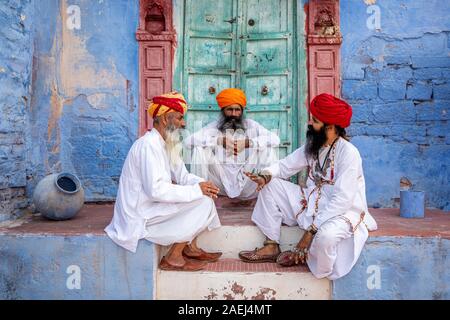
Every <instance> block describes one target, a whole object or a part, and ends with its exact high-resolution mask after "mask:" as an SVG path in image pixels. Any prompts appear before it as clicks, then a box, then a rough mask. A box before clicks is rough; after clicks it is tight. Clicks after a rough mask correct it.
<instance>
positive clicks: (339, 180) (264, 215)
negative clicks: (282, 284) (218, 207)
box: [239, 93, 377, 280]
mask: <svg viewBox="0 0 450 320" xmlns="http://www.w3.org/2000/svg"><path fill="white" fill-rule="evenodd" d="M310 113H311V116H310V118H311V120H310V121H309V126H308V132H307V135H306V144H305V145H304V146H302V147H300V148H299V149H297V150H295V151H294V152H293V153H292V154H290V155H288V156H287V157H286V158H284V159H282V160H280V161H278V162H276V163H274V164H273V165H271V166H269V167H268V168H265V169H263V171H262V174H260V175H253V174H249V173H248V176H249V177H250V178H251V179H253V180H254V181H255V182H256V183H258V189H259V190H261V192H260V193H259V195H258V200H257V202H256V205H255V209H254V210H253V215H252V221H253V222H254V223H255V224H256V225H257V226H258V228H259V229H260V230H261V231H262V232H263V233H264V235H265V236H266V239H267V240H266V241H265V243H264V246H263V247H262V248H259V249H255V250H251V251H242V252H240V254H239V257H240V258H241V259H242V260H243V261H245V262H277V263H278V264H280V265H282V266H291V265H294V264H298V263H307V264H308V267H309V269H310V270H311V272H312V273H313V274H314V276H316V277H317V278H325V277H327V278H328V279H330V280H335V279H338V278H340V277H343V276H344V275H346V274H347V273H349V272H350V270H351V269H352V267H353V266H354V265H355V263H356V261H357V260H358V257H359V255H360V254H361V251H362V248H363V247H364V243H365V242H366V240H367V237H368V234H369V232H368V231H372V230H376V228H377V224H376V222H375V220H374V219H373V218H372V216H371V215H370V213H369V211H368V209H367V202H366V193H365V182H364V173H363V167H362V160H361V156H360V154H359V151H358V149H356V147H355V146H354V145H353V144H351V143H350V142H349V141H348V138H347V136H346V133H345V128H346V127H348V126H349V125H350V120H351V116H352V108H351V106H350V105H349V104H348V103H347V102H345V101H343V100H341V99H339V98H336V97H333V96H331V95H329V94H325V93H324V94H320V95H318V96H317V97H315V98H314V99H313V100H312V102H311V105H310ZM303 168H307V169H308V170H309V174H308V180H307V182H306V187H305V188H303V187H301V186H299V185H297V184H294V183H291V182H289V181H286V180H285V179H287V178H289V177H291V176H293V175H295V174H297V173H298V172H299V171H300V170H302V169H303ZM282 223H284V224H287V225H289V226H294V225H298V226H299V227H300V228H301V229H303V236H302V238H301V239H300V241H299V242H298V244H297V245H296V246H295V247H294V250H293V251H286V252H283V253H281V252H280V247H279V244H280V231H281V224H282Z"/></svg>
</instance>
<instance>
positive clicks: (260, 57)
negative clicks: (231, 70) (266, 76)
mask: <svg viewBox="0 0 450 320" xmlns="http://www.w3.org/2000/svg"><path fill="white" fill-rule="evenodd" d="M243 50H244V52H245V54H244V55H243V61H242V70H243V72H244V73H245V72H265V73H267V72H271V71H278V72H279V71H287V70H288V62H289V59H288V54H289V53H288V51H289V49H288V39H265V40H251V41H250V40H249V41H246V42H245V44H244V45H243Z"/></svg>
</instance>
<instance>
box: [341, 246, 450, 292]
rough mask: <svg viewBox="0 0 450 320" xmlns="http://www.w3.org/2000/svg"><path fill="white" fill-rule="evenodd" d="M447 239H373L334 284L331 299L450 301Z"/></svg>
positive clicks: (449, 259) (449, 263) (449, 266)
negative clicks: (349, 268) (350, 267)
mask: <svg viewBox="0 0 450 320" xmlns="http://www.w3.org/2000/svg"><path fill="white" fill-rule="evenodd" d="M449 250H450V240H448V239H442V238H440V237H435V238H418V237H373V238H369V240H368V241H367V243H366V246H365V248H364V250H363V252H362V254H361V256H360V257H359V260H358V262H357V263H356V265H355V267H354V268H353V269H352V271H351V272H350V273H349V274H348V275H346V276H344V277H342V278H340V279H338V280H336V281H334V283H333V293H332V298H333V299H338V300H340V299H352V300H353V299H356V300H358V299H361V300H372V299H379V300H380V299H381V300H405V299H425V300H431V299H433V300H448V299H450V287H449V285H450V273H449V270H450V258H449V254H448V253H449Z"/></svg>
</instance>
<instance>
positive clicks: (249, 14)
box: [243, 0, 292, 34]
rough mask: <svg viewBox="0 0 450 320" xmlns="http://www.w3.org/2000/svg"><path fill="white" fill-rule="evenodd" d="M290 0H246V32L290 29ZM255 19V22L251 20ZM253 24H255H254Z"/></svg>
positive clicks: (244, 24)
mask: <svg viewBox="0 0 450 320" xmlns="http://www.w3.org/2000/svg"><path fill="white" fill-rule="evenodd" d="M289 2H290V1H288V0H244V1H243V6H244V8H243V11H244V12H246V19H245V20H244V22H243V27H244V30H245V31H244V32H245V33H246V34H255V33H267V32H285V31H287V30H288V29H289V26H288V22H289V19H288V17H289V15H290V14H291V15H292V12H291V13H290V12H289V11H288V10H289V5H290V4H289ZM250 20H253V23H252V22H251V21H250ZM252 24H253V25H252Z"/></svg>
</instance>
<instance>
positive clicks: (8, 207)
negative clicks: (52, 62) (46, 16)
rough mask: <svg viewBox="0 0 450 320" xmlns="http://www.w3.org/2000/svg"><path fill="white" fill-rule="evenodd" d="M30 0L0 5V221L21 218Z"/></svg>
mask: <svg viewBox="0 0 450 320" xmlns="http://www.w3.org/2000/svg"><path fill="white" fill-rule="evenodd" d="M32 25H33V5H32V1H31V0H14V1H13V0H4V1H1V2H0V114H1V116H0V222H2V221H5V220H8V219H10V218H17V217H20V216H21V215H23V213H24V211H25V210H26V208H27V207H28V205H29V199H27V197H26V195H25V189H26V185H27V179H26V151H27V148H28V144H29V136H28V132H27V127H28V121H29V118H28V113H27V110H28V109H29V106H30V100H31V97H30V86H31V70H32V56H33V50H32Z"/></svg>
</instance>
